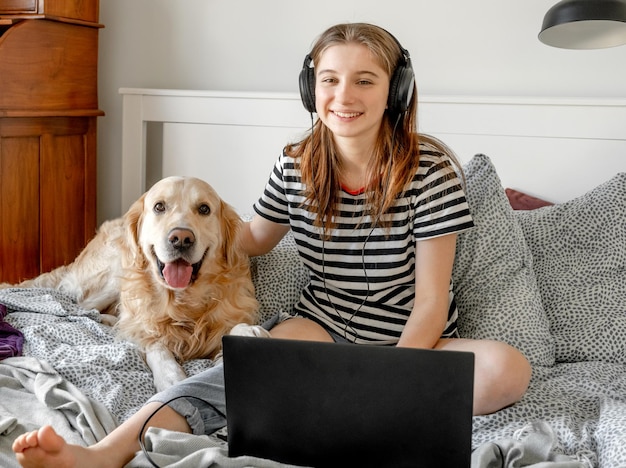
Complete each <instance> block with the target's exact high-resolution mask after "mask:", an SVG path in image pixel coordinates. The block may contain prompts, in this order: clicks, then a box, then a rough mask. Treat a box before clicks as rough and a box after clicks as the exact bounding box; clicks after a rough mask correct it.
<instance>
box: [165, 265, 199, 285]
mask: <svg viewBox="0 0 626 468" xmlns="http://www.w3.org/2000/svg"><path fill="white" fill-rule="evenodd" d="M192 273H193V268H192V266H191V265H190V264H189V263H187V262H186V261H184V260H180V259H179V260H176V261H175V262H171V263H168V264H166V265H165V267H164V268H163V277H164V278H165V281H167V284H169V285H170V286H171V287H173V288H185V287H187V285H188V284H189V282H190V281H191V274H192Z"/></svg>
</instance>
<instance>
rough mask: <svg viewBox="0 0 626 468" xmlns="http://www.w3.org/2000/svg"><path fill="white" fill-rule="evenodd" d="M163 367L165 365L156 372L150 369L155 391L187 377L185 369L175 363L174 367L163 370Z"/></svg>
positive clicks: (159, 390) (164, 388)
mask: <svg viewBox="0 0 626 468" xmlns="http://www.w3.org/2000/svg"><path fill="white" fill-rule="evenodd" d="M165 367H167V366H162V367H161V368H159V370H157V371H156V372H155V371H154V369H153V371H152V374H153V377H154V386H155V387H156V389H157V392H162V391H163V390H166V389H168V388H170V387H172V386H174V385H176V384H177V383H178V382H180V381H181V380H184V379H186V378H187V374H185V371H184V370H183V369H182V367H180V366H179V365H178V364H176V367H172V368H170V369H168V370H165Z"/></svg>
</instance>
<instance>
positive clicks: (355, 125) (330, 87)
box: [13, 24, 531, 467]
mask: <svg viewBox="0 0 626 468" xmlns="http://www.w3.org/2000/svg"><path fill="white" fill-rule="evenodd" d="M311 65H313V67H311ZM300 89H301V95H302V100H303V103H304V105H305V108H307V110H309V112H311V115H312V113H313V112H316V113H317V115H318V117H319V118H318V120H317V122H315V124H314V125H313V127H312V131H311V133H310V135H308V136H306V137H305V138H304V139H303V140H302V141H300V142H299V143H297V144H293V145H289V146H287V147H286V148H285V150H284V151H283V154H282V155H281V157H280V158H279V159H278V161H277V163H276V165H275V167H274V170H273V172H272V174H271V176H270V179H269V182H268V184H267V186H266V189H265V191H264V193H263V195H262V196H261V198H260V200H259V201H258V202H257V204H256V205H255V211H256V212H257V215H256V216H255V217H254V219H253V220H252V221H251V222H250V223H247V224H245V227H244V228H243V230H242V232H241V245H242V246H243V248H244V249H245V250H246V251H247V253H248V254H249V255H251V256H253V255H261V254H264V253H266V252H268V251H270V250H271V249H272V248H273V247H274V246H275V245H276V244H277V243H278V242H279V241H280V239H281V238H282V237H283V236H284V235H285V234H286V233H287V232H288V231H289V230H291V231H292V233H293V235H294V237H295V239H296V242H297V244H298V250H299V253H300V256H301V258H302V260H303V262H304V264H305V265H306V266H307V267H308V268H309V270H310V272H311V281H310V283H309V284H308V285H307V287H306V288H305V290H304V291H303V293H302V296H301V299H300V301H299V302H298V304H296V306H295V311H296V313H297V315H296V317H293V318H288V319H285V320H282V321H280V320H277V321H278V323H277V324H273V326H272V327H271V330H270V332H269V333H268V332H267V331H265V330H264V329H262V328H261V327H253V328H252V329H251V330H248V332H250V333H253V334H257V335H271V336H272V337H279V338H291V339H303V340H317V341H347V342H353V343H370V344H380V345H395V346H407V347H420V348H434V349H441V350H458V351H469V352H473V353H474V354H475V384H474V386H475V388H474V413H475V414H485V413H491V412H494V411H497V410H499V409H501V408H503V407H505V406H507V405H510V404H512V403H514V402H515V401H517V400H518V399H519V398H520V397H521V396H522V395H523V393H524V392H525V391H526V388H527V386H528V383H529V380H530V374H531V370H530V365H529V363H528V361H527V360H526V359H525V358H524V356H523V355H522V354H521V353H519V352H518V351H517V350H515V349H514V348H512V347H510V346H508V345H506V344H504V343H500V342H495V341H476V340H468V339H461V338H458V334H457V330H456V318H457V310H456V306H455V303H454V298H453V294H452V284H451V273H452V265H453V261H454V253H455V246H456V235H457V233H459V232H462V231H464V230H466V229H469V228H471V227H472V225H473V223H472V219H471V216H470V213H469V208H468V206H467V202H466V200H465V195H464V193H463V190H462V186H461V182H460V180H459V177H458V176H457V171H459V172H460V168H459V167H458V164H457V162H456V160H455V159H454V157H453V155H452V154H451V152H450V151H449V150H448V149H447V148H446V147H445V146H444V145H443V144H442V143H440V142H438V141H436V140H434V139H433V138H430V137H427V136H426V135H421V134H419V133H417V130H416V111H417V99H416V93H415V84H414V75H413V70H412V69H411V62H410V57H409V54H408V52H407V51H406V50H404V49H403V48H402V47H401V45H400V44H399V43H398V41H397V40H396V39H395V38H394V37H393V36H392V35H391V34H389V33H388V32H387V31H385V30H384V29H381V28H379V27H377V26H373V25H370V24H340V25H336V26H333V27H331V28H329V29H328V30H327V31H325V32H324V33H323V34H322V35H321V36H320V37H319V39H318V40H317V42H316V43H315V45H314V47H313V49H312V51H311V53H310V55H308V56H307V58H306V59H305V66H304V68H303V70H302V73H301V76H300ZM455 168H456V170H455ZM238 328H239V327H238ZM244 331H245V330H244ZM223 390H224V389H223V372H222V366H221V365H217V366H215V367H213V368H211V369H209V370H207V371H206V372H204V373H201V374H198V375H196V376H193V377H190V378H188V379H186V380H185V381H183V382H180V383H179V384H178V385H175V386H174V387H172V388H170V389H168V390H166V391H165V392H162V393H160V394H158V395H155V396H154V397H153V398H152V399H151V400H150V401H149V402H148V403H147V404H146V405H145V406H144V407H143V408H142V409H141V410H139V411H138V412H137V413H136V414H135V415H133V416H132V417H131V418H129V419H128V420H127V421H126V422H124V423H123V424H122V425H121V426H119V427H118V428H117V429H116V430H115V431H113V432H112V433H111V434H110V435H108V436H107V437H106V438H105V439H104V440H102V441H101V442H99V443H97V444H96V445H93V446H91V447H88V448H84V447H77V446H71V445H68V444H66V443H65V441H64V440H63V439H62V438H61V437H59V436H58V435H57V434H56V433H55V432H54V430H53V429H52V428H51V427H49V426H45V427H43V428H41V429H39V430H38V431H34V432H31V433H28V434H24V435H22V436H20V437H19V438H18V439H17V440H16V441H15V443H14V445H13V449H14V451H15V453H16V457H17V459H18V460H19V462H20V463H21V464H22V465H23V466H67V467H70V466H87V465H89V466H92V467H97V466H107V467H111V466H123V465H124V464H125V463H127V462H128V461H129V460H130V459H132V457H133V456H134V454H135V452H136V451H137V450H139V444H138V441H137V435H138V434H139V432H140V431H141V429H142V426H143V425H144V422H145V421H146V420H147V419H149V418H150V417H151V416H152V414H153V413H154V412H155V410H158V409H159V408H160V406H161V405H162V402H168V401H170V400H172V399H175V400H173V401H171V402H169V403H168V405H166V406H164V407H163V408H162V409H161V410H159V411H157V412H156V414H155V415H154V417H152V418H151V419H150V421H149V425H150V426H155V427H162V428H166V429H170V430H176V431H183V432H193V433H196V434H210V433H212V432H214V431H215V430H217V429H219V428H221V427H223V426H224V425H225V424H226V421H225V419H224V417H223V416H222V414H221V413H224V412H225V403H224V391H223ZM199 398H202V399H203V400H205V401H201V400H200V399H199ZM216 409H217V410H218V411H216Z"/></svg>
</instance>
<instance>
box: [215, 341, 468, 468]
mask: <svg viewBox="0 0 626 468" xmlns="http://www.w3.org/2000/svg"><path fill="white" fill-rule="evenodd" d="M223 346H224V379H225V386H226V411H227V415H228V418H227V428H228V450H229V456H231V457H236V456H240V455H250V456H255V457H260V458H266V459H270V460H274V461H278V462H281V463H286V464H292V465H299V466H312V467H316V468H318V467H342V468H345V467H351V466H358V467H370V466H371V467H377V468H381V467H393V468H400V467H411V468H415V467H419V468H430V467H437V468H441V467H455V468H461V467H469V466H470V459H471V437H472V399H473V398H472V395H473V380H474V355H473V354H472V353H464V352H456V351H434V350H424V349H408V348H396V347H381V346H371V345H353V344H345V343H343V344H341V343H319V342H311V341H298V340H283V339H270V338H256V337H242V336H225V337H224V339H223Z"/></svg>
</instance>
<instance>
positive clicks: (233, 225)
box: [220, 200, 243, 264]
mask: <svg viewBox="0 0 626 468" xmlns="http://www.w3.org/2000/svg"><path fill="white" fill-rule="evenodd" d="M220 210H221V212H222V219H221V223H222V233H223V236H224V242H223V244H222V256H223V257H224V260H225V262H226V263H227V264H233V263H237V262H239V261H240V260H241V257H242V255H243V254H242V250H241V247H240V246H239V240H238V236H239V229H240V228H241V225H242V222H243V221H242V220H241V218H240V217H239V215H238V214H237V212H236V211H235V210H234V209H233V207H231V206H230V205H229V204H228V203H226V202H225V201H223V200H220Z"/></svg>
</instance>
